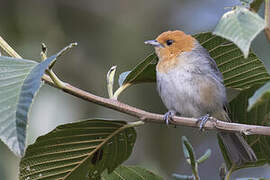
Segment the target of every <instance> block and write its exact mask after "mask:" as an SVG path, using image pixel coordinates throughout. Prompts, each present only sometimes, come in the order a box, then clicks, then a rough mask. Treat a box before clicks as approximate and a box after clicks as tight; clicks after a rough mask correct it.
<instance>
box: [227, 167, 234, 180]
mask: <svg viewBox="0 0 270 180" xmlns="http://www.w3.org/2000/svg"><path fill="white" fill-rule="evenodd" d="M234 167H235V165H234V164H233V165H232V166H231V168H230V169H229V171H228V172H227V173H226V176H225V180H230V177H231V175H232V172H233V171H234Z"/></svg>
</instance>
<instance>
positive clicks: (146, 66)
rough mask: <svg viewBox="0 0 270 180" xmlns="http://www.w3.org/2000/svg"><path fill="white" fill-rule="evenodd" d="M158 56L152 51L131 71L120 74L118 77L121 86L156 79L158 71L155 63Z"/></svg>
mask: <svg viewBox="0 0 270 180" xmlns="http://www.w3.org/2000/svg"><path fill="white" fill-rule="evenodd" d="M156 62H157V56H156V55H155V54H154V53H152V54H151V55H149V56H148V57H146V58H145V59H144V60H143V61H142V62H140V63H139V64H138V65H136V66H135V67H134V68H133V69H132V70H131V71H127V72H124V73H122V74H120V76H119V78H118V82H119V86H123V85H124V84H127V83H142V82H153V81H155V77H156V72H155V65H156Z"/></svg>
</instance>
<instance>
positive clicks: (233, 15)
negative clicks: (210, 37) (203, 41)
mask: <svg viewBox="0 0 270 180" xmlns="http://www.w3.org/2000/svg"><path fill="white" fill-rule="evenodd" d="M265 26H266V23H265V21H264V20H263V19H262V18H261V17H260V16H259V15H257V14H256V13H254V12H251V11H249V10H248V9H247V8H245V7H242V6H237V7H235V8H234V9H233V10H231V11H229V12H227V13H225V14H224V15H223V16H222V18H221V19H220V21H219V23H218V25H217V26H216V28H215V30H214V32H213V33H214V34H216V35H218V36H221V37H224V38H226V39H228V40H231V41H232V42H234V43H235V44H236V45H237V46H238V47H239V48H240V49H241V50H242V52H243V53H244V56H245V57H248V53H249V48H250V44H251V42H252V40H253V39H254V38H255V37H256V36H257V35H258V34H259V33H260V32H261V31H262V30H263V29H264V28H265Z"/></svg>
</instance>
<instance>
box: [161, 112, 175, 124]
mask: <svg viewBox="0 0 270 180" xmlns="http://www.w3.org/2000/svg"><path fill="white" fill-rule="evenodd" d="M175 114H176V112H175V111H174V110H169V111H168V112H166V113H165V114H164V117H163V119H164V121H165V122H166V125H169V123H170V121H173V119H172V118H173V116H175Z"/></svg>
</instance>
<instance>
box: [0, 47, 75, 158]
mask: <svg viewBox="0 0 270 180" xmlns="http://www.w3.org/2000/svg"><path fill="white" fill-rule="evenodd" d="M69 48H70V46H68V47H66V48H64V49H63V50H61V51H60V52H59V53H58V54H56V55H54V56H51V57H49V58H47V59H46V60H44V61H43V62H41V63H36V62H34V61H30V60H23V59H16V58H10V57H4V56H0V69H1V76H0V92H1V93H0V98H1V101H0V127H1V128H0V138H1V140H2V141H3V142H4V143H5V144H7V146H8V147H9V148H10V149H11V151H12V152H14V153H15V154H16V155H18V156H23V154H24V151H25V139H26V126H27V120H28V113H29V110H30V107H31V104H32V102H33V99H34V97H35V95H36V93H37V92H38V90H39V88H40V86H41V77H42V76H43V74H44V72H45V70H46V69H47V67H48V66H49V65H50V64H51V63H53V62H54V61H56V58H57V57H58V56H60V55H61V54H62V53H63V52H64V51H66V50H67V49H69Z"/></svg>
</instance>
